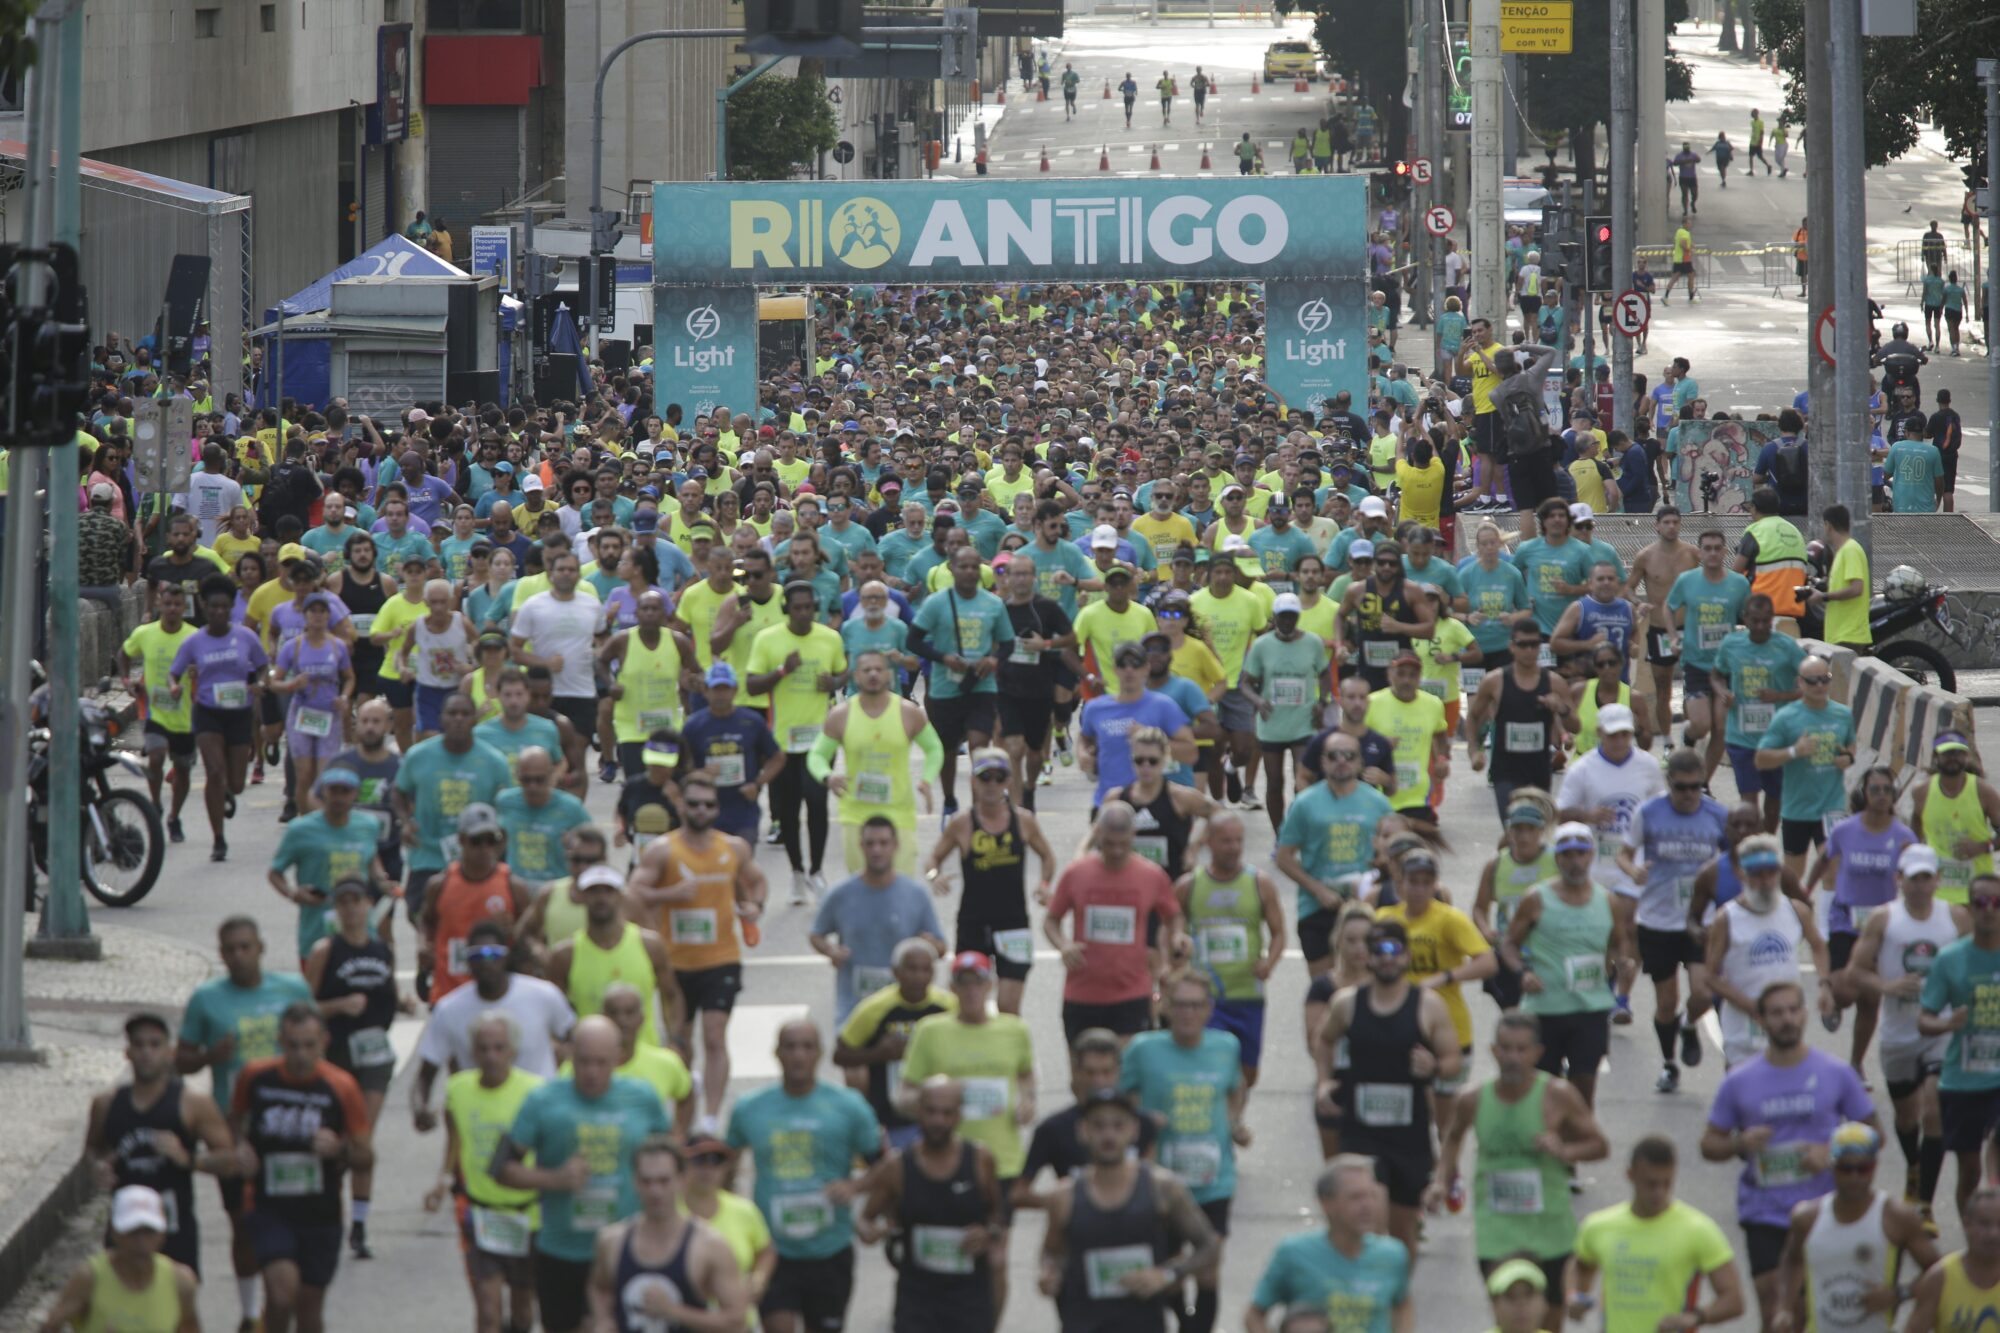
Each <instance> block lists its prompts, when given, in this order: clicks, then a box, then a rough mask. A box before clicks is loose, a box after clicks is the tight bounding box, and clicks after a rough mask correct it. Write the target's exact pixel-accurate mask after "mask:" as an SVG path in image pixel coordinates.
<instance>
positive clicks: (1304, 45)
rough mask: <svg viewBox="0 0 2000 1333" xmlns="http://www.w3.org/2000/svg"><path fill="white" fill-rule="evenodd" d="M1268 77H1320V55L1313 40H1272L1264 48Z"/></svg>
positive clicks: (1265, 75) (1266, 75)
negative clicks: (1313, 45) (1314, 52)
mask: <svg viewBox="0 0 2000 1333" xmlns="http://www.w3.org/2000/svg"><path fill="white" fill-rule="evenodd" d="M1264 77H1265V78H1266V79H1315V78H1318V77H1319V57H1318V56H1316V55H1314V54H1313V47H1312V43H1311V42H1272V43H1271V44H1270V45H1269V46H1267V47H1265V48H1264Z"/></svg>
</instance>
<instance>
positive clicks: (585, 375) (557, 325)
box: [549, 305, 590, 395]
mask: <svg viewBox="0 0 2000 1333" xmlns="http://www.w3.org/2000/svg"><path fill="white" fill-rule="evenodd" d="M549 350H550V351H551V352H567V353H569V354H570V355H571V356H573V357H575V358H576V391H577V393H578V394H579V395H584V394H588V393H589V392H590V358H589V357H588V356H587V355H585V353H584V350H583V339H582V338H580V337H579V336H578V335H577V331H576V319H575V318H574V317H573V316H572V315H571V314H570V313H569V307H568V306H567V305H559V306H557V307H556V313H555V317H554V318H553V319H551V320H550V321H549Z"/></svg>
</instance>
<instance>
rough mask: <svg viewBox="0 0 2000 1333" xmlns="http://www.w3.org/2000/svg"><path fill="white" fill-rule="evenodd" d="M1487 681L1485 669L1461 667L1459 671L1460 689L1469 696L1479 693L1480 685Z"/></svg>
mask: <svg viewBox="0 0 2000 1333" xmlns="http://www.w3.org/2000/svg"><path fill="white" fill-rule="evenodd" d="M1485 679H1486V668H1485V667H1460V668H1459V669H1458V688H1459V689H1461V690H1463V691H1464V692H1465V693H1467V694H1477V693H1479V683H1480V682H1481V681H1483V680H1485Z"/></svg>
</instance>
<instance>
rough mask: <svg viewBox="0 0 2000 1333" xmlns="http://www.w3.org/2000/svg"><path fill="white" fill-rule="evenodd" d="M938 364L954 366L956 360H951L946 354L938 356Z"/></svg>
mask: <svg viewBox="0 0 2000 1333" xmlns="http://www.w3.org/2000/svg"><path fill="white" fill-rule="evenodd" d="M938 364H939V365H941V366H955V365H957V364H958V362H956V361H954V360H952V359H951V358H950V357H948V356H941V357H939V358H938Z"/></svg>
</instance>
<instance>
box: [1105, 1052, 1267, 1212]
mask: <svg viewBox="0 0 2000 1333" xmlns="http://www.w3.org/2000/svg"><path fill="white" fill-rule="evenodd" d="M1242 1059H1243V1047H1242V1045H1241V1044H1240V1043H1239V1042H1238V1041H1237V1040H1236V1036H1235V1034H1234V1033H1229V1032H1218V1031H1217V1030H1216V1029H1214V1028H1205V1029H1203V1031H1202V1034H1201V1040H1200V1041H1199V1042H1198V1043H1197V1044H1196V1046H1195V1048H1194V1049H1193V1050H1188V1049H1187V1048H1186V1047H1184V1046H1182V1045H1181V1044H1180V1043H1179V1042H1177V1041H1175V1040H1174V1034H1173V1033H1171V1032H1141V1033H1140V1034H1139V1035H1138V1036H1136V1037H1134V1038H1132V1044H1131V1045H1130V1046H1128V1047H1126V1048H1125V1062H1124V1064H1123V1065H1121V1066H1120V1068H1119V1071H1118V1087H1119V1089H1120V1090H1121V1091H1124V1092H1136V1093H1138V1094H1139V1105H1140V1108H1141V1109H1143V1110H1144V1111H1146V1112H1147V1113H1148V1114H1150V1115H1153V1116H1155V1117H1157V1118H1158V1119H1159V1120H1160V1122H1161V1125H1160V1137H1159V1140H1158V1147H1159V1157H1160V1165H1161V1166H1164V1167H1166V1168H1167V1169H1168V1170H1169V1171H1172V1172H1173V1173H1174V1174H1175V1175H1177V1176H1179V1177H1180V1178H1181V1182H1182V1183H1183V1184H1185V1185H1186V1186H1187V1187H1188V1191H1189V1192H1190V1193H1192V1194H1193V1195H1194V1201H1195V1202H1196V1203H1209V1202H1212V1201H1214V1200H1216V1199H1227V1198H1230V1197H1231V1196H1233V1195H1234V1194H1235V1193H1236V1145H1235V1143H1234V1141H1233V1140H1231V1138H1230V1137H1229V1094H1230V1093H1232V1092H1234V1091H1235V1090H1236V1088H1237V1086H1238V1085H1240V1084H1241V1083H1242V1082H1243V1064H1242Z"/></svg>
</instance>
